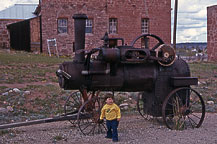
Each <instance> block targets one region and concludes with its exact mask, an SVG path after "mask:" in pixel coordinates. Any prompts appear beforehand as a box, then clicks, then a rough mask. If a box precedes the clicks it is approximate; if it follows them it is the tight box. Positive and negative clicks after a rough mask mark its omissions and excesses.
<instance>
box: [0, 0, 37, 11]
mask: <svg viewBox="0 0 217 144" xmlns="http://www.w3.org/2000/svg"><path fill="white" fill-rule="evenodd" d="M38 2H39V1H38V0H0V10H3V9H5V8H8V7H10V6H12V5H14V4H21V3H28V4H29V3H34V4H35V3H38Z"/></svg>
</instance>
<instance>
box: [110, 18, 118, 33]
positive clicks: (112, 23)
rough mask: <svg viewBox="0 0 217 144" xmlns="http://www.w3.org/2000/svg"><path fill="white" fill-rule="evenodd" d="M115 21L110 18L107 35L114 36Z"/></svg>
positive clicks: (115, 30) (115, 31)
mask: <svg viewBox="0 0 217 144" xmlns="http://www.w3.org/2000/svg"><path fill="white" fill-rule="evenodd" d="M117 26H118V24H117V19H116V18H110V19H109V33H110V34H116V33H117Z"/></svg>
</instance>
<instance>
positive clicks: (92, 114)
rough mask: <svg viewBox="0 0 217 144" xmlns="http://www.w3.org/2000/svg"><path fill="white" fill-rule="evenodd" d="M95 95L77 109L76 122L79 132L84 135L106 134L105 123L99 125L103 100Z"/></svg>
mask: <svg viewBox="0 0 217 144" xmlns="http://www.w3.org/2000/svg"><path fill="white" fill-rule="evenodd" d="M98 95H99V93H96V95H95V96H94V97H92V98H91V99H90V100H88V101H86V102H85V103H84V104H83V105H82V106H81V108H80V109H79V112H78V115H77V122H78V127H79V129H80V131H81V132H82V133H83V134H84V135H94V134H100V133H105V132H106V126H105V123H104V122H103V123H99V117H100V112H101V108H102V106H103V100H102V99H100V98H99V97H98Z"/></svg>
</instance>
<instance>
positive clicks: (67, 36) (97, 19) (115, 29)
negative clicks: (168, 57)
mask: <svg viewBox="0 0 217 144" xmlns="http://www.w3.org/2000/svg"><path fill="white" fill-rule="evenodd" d="M40 9H41V11H40V15H41V17H42V45H43V52H46V51H47V47H48V46H47V40H48V39H53V38H55V39H56V40H57V46H58V49H59V53H60V55H72V54H73V41H74V30H73V28H74V24H73V23H74V22H73V18H72V17H73V15H74V14H75V13H85V14H87V16H88V20H87V22H86V48H93V47H99V46H101V44H102V41H100V39H101V38H102V37H103V36H104V34H105V32H108V33H109V37H111V38H113V37H121V38H124V39H125V43H126V44H130V42H131V41H132V40H133V39H134V38H136V37H137V36H139V35H141V34H142V33H152V34H156V35H158V36H160V37H161V38H162V39H163V40H164V42H165V43H168V44H170V42H171V0H125V1H123V0H42V1H40Z"/></svg>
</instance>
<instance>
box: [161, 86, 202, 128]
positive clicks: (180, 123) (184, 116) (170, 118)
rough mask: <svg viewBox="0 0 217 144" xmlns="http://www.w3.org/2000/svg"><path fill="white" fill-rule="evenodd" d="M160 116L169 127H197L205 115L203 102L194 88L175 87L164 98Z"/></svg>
mask: <svg viewBox="0 0 217 144" xmlns="http://www.w3.org/2000/svg"><path fill="white" fill-rule="evenodd" d="M162 116H163V120H164V122H165V124H166V126H167V127H168V128H169V129H176V130H183V129H187V128H199V127H200V126H201V124H202V123H203V120H204V117H205V104H204V101H203V99H202V97H201V95H200V94H199V93H198V92H197V91H195V90H194V89H192V88H190V87H183V88H177V89H175V90H173V91H172V92H171V93H170V94H169V95H168V96H167V97H166V99H165V100H164V102H163V107H162Z"/></svg>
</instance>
